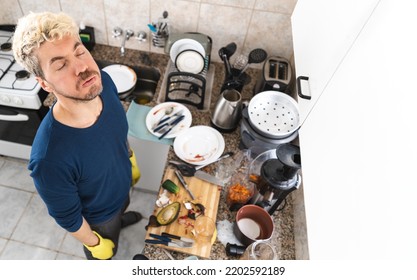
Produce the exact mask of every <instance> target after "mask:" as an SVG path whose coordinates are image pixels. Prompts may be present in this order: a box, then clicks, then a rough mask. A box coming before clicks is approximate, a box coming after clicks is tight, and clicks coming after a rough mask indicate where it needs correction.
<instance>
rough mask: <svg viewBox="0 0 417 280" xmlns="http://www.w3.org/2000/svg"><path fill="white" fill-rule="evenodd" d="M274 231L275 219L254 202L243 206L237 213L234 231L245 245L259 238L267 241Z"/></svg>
mask: <svg viewBox="0 0 417 280" xmlns="http://www.w3.org/2000/svg"><path fill="white" fill-rule="evenodd" d="M273 232H274V221H273V220H272V217H271V216H270V215H269V214H268V212H267V211H266V210H265V209H263V208H262V207H259V206H257V205H253V204H247V205H244V206H242V207H241V208H240V209H239V210H238V211H237V213H236V222H235V223H234V224H233V233H234V234H235V236H236V237H237V238H238V239H239V241H240V242H242V244H243V245H246V246H248V245H250V244H251V243H253V242H255V241H257V240H263V241H267V240H269V239H271V237H272V234H273Z"/></svg>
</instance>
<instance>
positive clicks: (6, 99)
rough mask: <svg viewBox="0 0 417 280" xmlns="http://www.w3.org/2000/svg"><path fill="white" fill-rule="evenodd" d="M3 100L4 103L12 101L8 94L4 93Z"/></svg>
mask: <svg viewBox="0 0 417 280" xmlns="http://www.w3.org/2000/svg"><path fill="white" fill-rule="evenodd" d="M1 101H2V102H3V103H10V98H9V97H8V96H7V95H2V96H1Z"/></svg>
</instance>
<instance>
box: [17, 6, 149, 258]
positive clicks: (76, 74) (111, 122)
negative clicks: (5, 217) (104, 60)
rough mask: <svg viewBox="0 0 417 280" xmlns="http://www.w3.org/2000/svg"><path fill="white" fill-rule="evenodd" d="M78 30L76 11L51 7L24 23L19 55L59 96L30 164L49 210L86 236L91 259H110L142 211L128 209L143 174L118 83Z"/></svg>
mask: <svg viewBox="0 0 417 280" xmlns="http://www.w3.org/2000/svg"><path fill="white" fill-rule="evenodd" d="M78 30H79V29H78V27H77V25H76V24H75V22H74V21H73V20H72V19H71V18H70V17H69V16H67V15H65V14H63V13H59V14H53V13H49V12H45V13H38V14H35V13H31V14H29V15H27V16H25V17H23V18H21V19H20V20H19V22H18V25H17V27H16V31H15V34H14V39H13V53H14V56H15V59H16V60H17V61H18V62H19V63H20V64H22V65H23V66H24V67H25V68H26V69H27V70H28V71H29V72H31V73H32V74H34V75H35V76H36V79H37V81H38V82H39V84H40V85H41V87H42V88H43V89H44V90H45V91H47V92H50V93H52V94H54V96H55V97H56V102H55V104H54V105H53V106H52V108H51V110H50V111H49V113H48V114H47V116H46V117H45V118H44V120H43V121H42V123H41V125H40V127H39V129H38V132H37V135H36V137H35V140H34V143H33V146H32V152H31V157H30V161H29V166H28V168H29V170H31V176H32V178H33V180H34V183H35V186H36V189H37V191H38V192H39V195H40V196H41V198H42V200H43V201H44V202H45V204H46V206H47V208H48V212H49V214H50V215H51V216H52V217H53V218H54V219H55V221H56V222H57V223H58V224H59V225H60V226H61V227H63V228H64V229H66V230H67V231H69V232H70V233H71V234H72V235H73V236H74V237H75V238H76V239H78V240H79V241H80V242H82V243H83V245H84V252H85V254H86V257H87V259H110V258H111V257H112V256H113V255H114V254H116V252H117V244H118V239H119V234H120V230H121V228H123V227H125V226H128V225H131V224H133V223H136V222H138V221H139V220H140V219H141V218H142V216H141V215H140V214H139V213H137V212H132V211H130V212H126V213H125V212H124V211H125V210H126V208H127V206H128V204H129V190H130V188H131V185H133V184H134V183H135V182H136V181H137V180H138V179H139V176H140V174H139V169H138V168H137V165H136V159H135V157H134V155H132V156H131V157H129V152H131V151H130V149H129V147H128V142H127V131H128V125H127V119H126V114H125V112H124V109H123V107H122V105H121V103H120V101H119V99H118V95H117V90H116V87H115V85H114V83H113V82H112V80H111V79H110V77H109V76H108V75H107V74H106V73H105V72H102V71H100V70H99V68H98V66H97V64H96V63H95V61H94V59H93V57H92V56H91V54H90V53H89V52H88V50H87V49H86V48H85V47H84V46H83V44H82V43H81V40H80V37H79V35H78ZM129 159H130V160H129ZM132 173H133V175H132Z"/></svg>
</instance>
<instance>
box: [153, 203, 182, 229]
mask: <svg viewBox="0 0 417 280" xmlns="http://www.w3.org/2000/svg"><path fill="white" fill-rule="evenodd" d="M180 210H181V204H180V203H179V202H173V203H171V204H168V205H167V206H165V207H164V208H162V209H161V211H159V212H158V215H156V221H157V222H158V224H160V225H161V226H166V225H169V224H171V223H172V222H173V221H175V220H176V219H177V217H178V214H179V213H180Z"/></svg>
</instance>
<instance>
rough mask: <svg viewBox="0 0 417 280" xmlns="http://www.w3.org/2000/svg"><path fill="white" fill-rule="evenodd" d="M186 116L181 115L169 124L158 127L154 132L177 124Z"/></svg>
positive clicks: (165, 123)
mask: <svg viewBox="0 0 417 280" xmlns="http://www.w3.org/2000/svg"><path fill="white" fill-rule="evenodd" d="M184 117H185V116H184V115H179V116H177V117H175V118H174V119H173V120H171V121H169V122H164V123H163V124H160V125H158V126H157V127H156V128H155V129H154V130H153V132H158V131H160V130H161V129H162V128H164V127H169V126H171V125H173V124H176V123H177V122H178V120H179V119H183V118H184Z"/></svg>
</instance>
